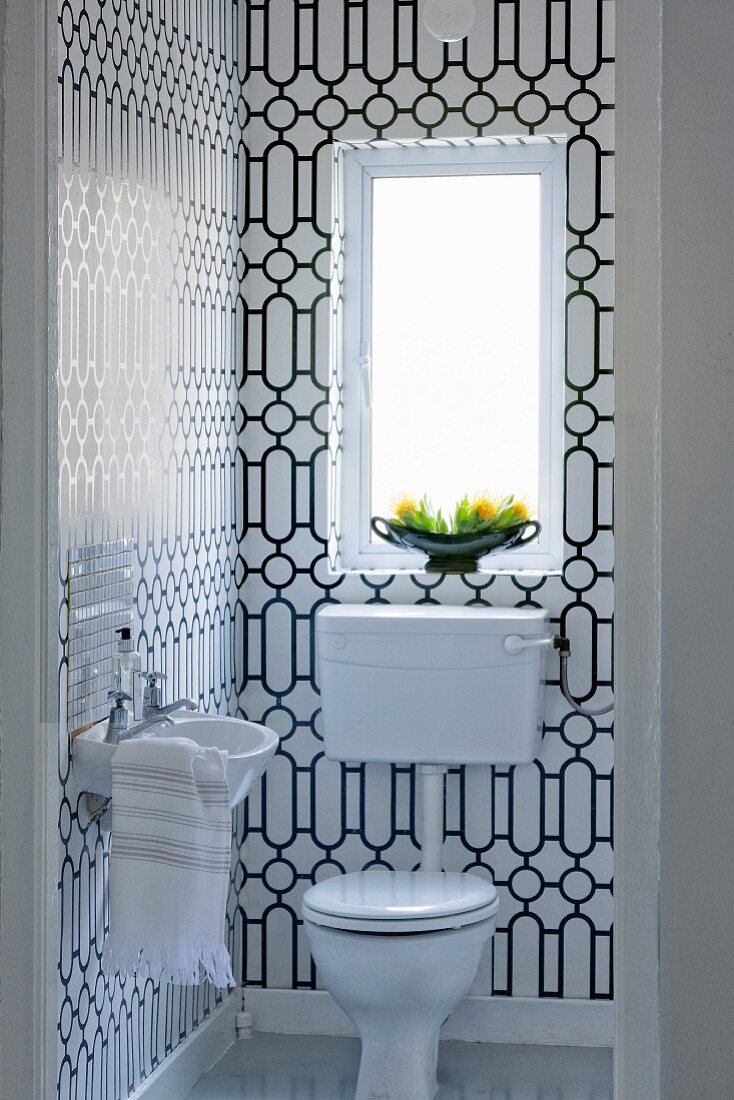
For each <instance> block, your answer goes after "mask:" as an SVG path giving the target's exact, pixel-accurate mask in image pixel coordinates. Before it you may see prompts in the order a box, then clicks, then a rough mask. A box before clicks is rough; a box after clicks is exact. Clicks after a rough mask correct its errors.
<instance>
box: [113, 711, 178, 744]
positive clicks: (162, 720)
mask: <svg viewBox="0 0 734 1100" xmlns="http://www.w3.org/2000/svg"><path fill="white" fill-rule="evenodd" d="M175 725H176V723H175V722H174V720H173V718H169V717H168V715H167V714H153V715H151V717H150V718H146V719H145V720H144V721H143V722H138V724H137V726H133V728H132V729H131V730H130V731H129V733H128V735H127V738H126V740H128V741H133V740H134V739H135V738H136V737H140V736H142V734H144V733H147V731H148V730H149V729H153V727H154V726H175ZM121 740H122V739H121Z"/></svg>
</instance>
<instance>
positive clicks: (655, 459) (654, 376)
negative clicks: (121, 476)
mask: <svg viewBox="0 0 734 1100" xmlns="http://www.w3.org/2000/svg"><path fill="white" fill-rule="evenodd" d="M616 26H617V32H616V33H617V42H616V56H617V96H616V99H617V122H616V125H617V133H616V159H617V171H616V271H617V277H616V301H615V311H616V316H615V363H614V365H615V379H616V382H615V385H616V408H617V412H616V417H615V428H616V438H615V446H616V455H617V457H616V462H615V467H616V469H615V556H614V559H615V560H614V565H615V603H616V607H615V635H616V646H615V670H616V686H615V700H616V715H615V718H616V720H615V750H614V774H615V799H614V818H615V828H614V838H615V855H614V858H615V884H616V889H615V957H614V963H615V987H616V988H615V1014H616V1025H615V1037H616V1038H615V1059H614V1061H615V1074H614V1076H615V1096H616V1098H617V1100H637V1098H638V1097H643V1096H644V1097H645V1100H659V1097H660V1088H661V1086H660V944H659V901H660V854H659V852H660V775H661V771H660V682H661V581H660V550H661V547H660V527H661V522H660V515H661V480H660V469H661V463H660V436H661V429H660V425H661V411H662V410H661V386H660V380H661V364H662V340H661V318H662V307H661V275H662V260H661V174H660V173H661V150H662V141H661V137H662V119H661V108H660V96H661V86H662V84H661V78H662V4H661V0H617V2H616Z"/></svg>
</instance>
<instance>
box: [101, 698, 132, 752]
mask: <svg viewBox="0 0 734 1100" xmlns="http://www.w3.org/2000/svg"><path fill="white" fill-rule="evenodd" d="M107 698H108V699H114V703H113V705H112V709H111V710H110V716H109V718H108V720H107V733H106V735H105V741H106V742H107V744H108V745H119V743H120V741H124V740H125V738H126V737H127V736H128V728H127V720H128V713H127V707H126V706H125V704H126V703H131V702H132V697H131V696H130V695H128V693H127V692H126V691H108V692H107Z"/></svg>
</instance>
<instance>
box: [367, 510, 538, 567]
mask: <svg viewBox="0 0 734 1100" xmlns="http://www.w3.org/2000/svg"><path fill="white" fill-rule="evenodd" d="M381 525H382V526H381ZM371 527H372V530H373V531H374V532H375V534H376V535H379V537H380V538H381V539H384V540H385V542H389V543H390V545H391V546H397V547H398V548H399V549H401V550H420V551H421V553H423V554H427V555H428V561H427V562H426V572H427V573H476V572H477V570H478V568H479V559H480V558H483V557H486V556H487V555H488V554H496V553H497V552H498V551H499V550H510V549H512V548H514V547H518V546H526V545H527V544H528V543H529V542H532V541H533V539H535V538H537V537H538V535H539V534H540V524H539V523H538V521H537V520H534V519H531V520H527V521H526V522H525V523H520V524H518V525H517V526H516V527H506V528H505V529H504V530H503V531H481V532H476V533H475V532H470V533H469V534H468V535H442V534H439V533H438V532H433V531H415V530H413V529H412V528H410V527H401V526H400V525H399V524H397V523H391V522H390V520H389V519H384V518H383V517H382V516H373V517H372V520H371Z"/></svg>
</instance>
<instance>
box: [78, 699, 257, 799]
mask: <svg viewBox="0 0 734 1100" xmlns="http://www.w3.org/2000/svg"><path fill="white" fill-rule="evenodd" d="M170 717H171V719H172V720H173V725H169V724H167V723H165V722H161V724H160V725H159V726H153V727H151V728H150V730H148V731H147V732H146V733H145V734H144V735H143V736H144V737H159V738H166V737H188V738H189V739H190V740H192V741H195V742H196V743H197V745H201V746H202V747H203V748H217V749H223V750H225V751H226V753H227V786H228V788H229V805H230V807H234V806H236V805H237V804H238V803H239V802H242V800H243V799H244V798H245V797H246V796H247V793H248V791H249V790H250V788H251V787H252V785H253V784H254V783H255V782H256V781H257V780H258V779H259V778H260V776H261V775H262V774H263V772H264V771H265V767H266V765H267V762H268V760H269V759H270V757H271V756H272V755H273V753H274V752H275V750H276V748H277V747H278V736H277V734H275V733H273V731H272V730H271V729H268V727H267V726H261V725H259V724H258V723H257V722H245V721H243V720H242V719H241V718H226V717H223V716H221V715H218V714H199V713H197V712H191V711H181V712H180V713H179V712H176V713H174V714H172V715H170ZM106 733H107V723H106V722H99V723H98V724H97V725H96V726H93V727H92V728H91V729H89V730H86V731H85V732H84V733H80V734H79V735H78V736H77V737H75V738H74V742H73V744H72V764H73V767H74V777H75V779H76V781H77V783H78V785H79V788H80V790H82V791H87V792H88V793H90V794H96V795H99V796H100V797H102V798H109V796H110V795H111V794H112V757H113V755H114V753H115V749H116V746H115V745H108V744H107V743H106V742H105V734H106Z"/></svg>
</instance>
